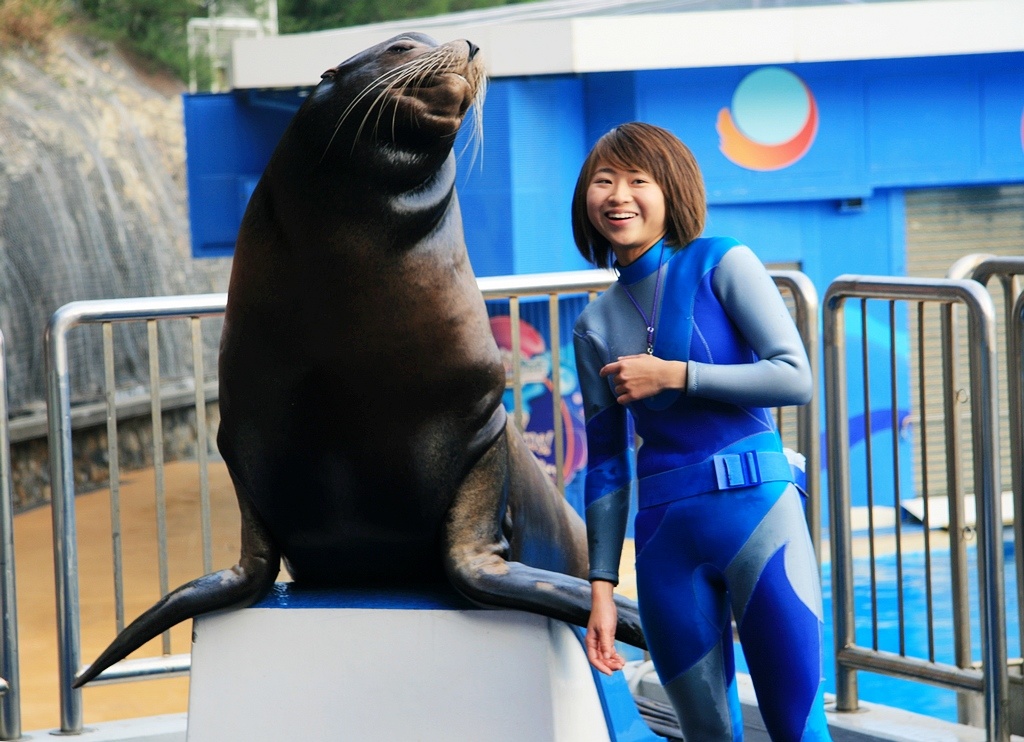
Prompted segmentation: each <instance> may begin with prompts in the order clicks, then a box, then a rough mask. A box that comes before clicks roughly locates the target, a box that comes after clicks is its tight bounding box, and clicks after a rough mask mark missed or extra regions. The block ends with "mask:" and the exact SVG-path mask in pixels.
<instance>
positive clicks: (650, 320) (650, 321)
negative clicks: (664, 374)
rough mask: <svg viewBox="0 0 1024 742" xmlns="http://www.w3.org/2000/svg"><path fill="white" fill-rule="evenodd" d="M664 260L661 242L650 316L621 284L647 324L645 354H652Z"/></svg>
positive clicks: (663, 245)
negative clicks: (655, 317) (655, 315)
mask: <svg viewBox="0 0 1024 742" xmlns="http://www.w3.org/2000/svg"><path fill="white" fill-rule="evenodd" d="M664 262H665V242H664V241H662V243H661V254H660V255H659V256H658V273H657V274H656V275H655V277H654V299H653V301H651V316H650V317H648V316H647V313H646V312H644V310H643V307H641V306H640V303H639V302H638V301H637V300H636V297H634V296H633V292H632V291H630V290H629V286H627V285H626V284H625V283H623V284H622V290H623V291H625V292H626V296H628V297H629V300H630V301H631V302H633V306H634V307H636V311H638V312H639V313H640V316H641V317H643V320H644V323H645V324H646V325H647V355H649V356H653V355H654V314H655V312H657V311H658V289H659V288H660V287H661V269H662V267H663V266H664Z"/></svg>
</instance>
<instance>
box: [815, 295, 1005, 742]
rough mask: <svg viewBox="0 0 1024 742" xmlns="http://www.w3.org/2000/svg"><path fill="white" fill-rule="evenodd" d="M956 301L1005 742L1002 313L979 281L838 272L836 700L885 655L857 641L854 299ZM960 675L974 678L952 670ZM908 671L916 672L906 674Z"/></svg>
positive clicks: (985, 600)
mask: <svg viewBox="0 0 1024 742" xmlns="http://www.w3.org/2000/svg"><path fill="white" fill-rule="evenodd" d="M850 298H860V299H883V300H889V301H901V300H906V301H918V302H924V301H933V302H941V303H951V302H956V303H959V304H961V305H963V306H965V307H966V309H967V314H968V325H969V336H970V369H971V380H970V381H971V408H972V414H973V419H974V426H973V428H974V429H973V455H974V480H975V494H976V502H977V507H978V526H979V528H978V534H979V544H978V565H979V574H980V575H981V586H980V589H979V602H980V622H981V632H982V644H983V646H982V662H983V667H984V704H985V728H986V730H987V733H988V739H990V740H993V742H1007V741H1008V740H1009V738H1010V730H1009V713H1008V704H1009V690H1008V688H1009V679H1008V673H1007V665H1006V659H1007V658H1006V617H1005V615H1004V607H1005V600H1004V590H1003V581H1002V574H1003V531H1002V513H1001V510H1002V508H1001V492H1000V485H999V475H1000V472H999V446H998V440H999V428H998V417H997V399H996V367H995V361H996V353H995V309H994V307H993V303H992V299H991V297H990V296H989V295H988V292H987V291H985V289H984V288H983V287H982V286H981V285H980V284H978V283H977V282H975V281H969V280H955V279H916V278H894V277H889V276H852V275H844V276H840V277H838V278H837V279H836V280H835V281H833V283H832V285H831V286H829V288H828V291H827V292H826V294H825V300H824V343H825V384H826V387H825V388H826V392H825V399H826V424H827V426H828V431H829V434H828V455H829V500H830V507H831V513H832V520H831V528H832V539H831V542H832V544H831V546H832V594H833V621H834V632H835V654H836V705H837V708H838V709H839V710H840V711H853V710H856V709H857V706H858V701H857V679H856V671H857V670H858V669H878V668H877V667H876V663H879V662H880V660H873V661H872V662H866V661H865V656H866V654H867V656H871V657H879V658H881V657H882V655H881V654H880V653H877V652H875V653H869V652H867V650H863V649H860V648H858V647H857V642H856V633H855V628H856V627H855V624H854V602H853V601H854V590H853V548H852V540H853V539H852V530H851V524H850V519H849V512H850V468H849V461H848V458H847V454H848V450H849V430H848V427H847V420H848V418H849V414H848V406H847V398H846V393H845V392H846V389H847V384H846V326H845V312H844V305H845V302H846V300H847V299H850ZM887 659H888V660H889V661H886V662H884V663H881V664H883V665H884V667H885V669H886V670H887V671H889V672H896V673H897V674H899V673H898V670H899V668H900V666H903V665H913V664H914V663H913V662H912V661H911V662H907V659H908V658H904V657H897V658H895V659H894V658H891V657H890V658H887ZM950 672H951V673H953V674H958V675H964V677H965V679H966V678H967V676H968V675H969V673H966V674H965V672H964V671H962V670H961V671H958V670H956V669H953V670H951V671H950ZM908 674H909V673H908Z"/></svg>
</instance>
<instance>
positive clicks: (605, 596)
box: [586, 580, 626, 675]
mask: <svg viewBox="0 0 1024 742" xmlns="http://www.w3.org/2000/svg"><path fill="white" fill-rule="evenodd" d="M590 585H591V599H590V601H591V602H590V620H589V621H588V622H587V638H586V645H587V659H588V660H590V664H591V665H593V666H594V667H595V668H597V669H598V670H600V671H601V672H603V673H604V674H605V675H611V674H612V673H613V672H615V671H616V670H621V669H622V668H623V667H625V666H626V660H625V659H623V657H622V655H620V654H619V653H618V652H617V651H616V650H615V627H616V626H617V625H618V622H619V612H618V609H616V607H615V600H614V592H615V586H614V585H612V583H610V582H608V581H606V580H594V581H593V582H592V583H590Z"/></svg>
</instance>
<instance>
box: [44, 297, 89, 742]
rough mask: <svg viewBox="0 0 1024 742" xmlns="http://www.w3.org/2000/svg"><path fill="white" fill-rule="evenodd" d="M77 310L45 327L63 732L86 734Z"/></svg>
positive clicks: (61, 312) (62, 312) (68, 309)
mask: <svg viewBox="0 0 1024 742" xmlns="http://www.w3.org/2000/svg"><path fill="white" fill-rule="evenodd" d="M76 321H77V316H76V313H75V311H74V305H73V304H68V305H65V306H64V307H62V308H60V309H58V310H57V311H56V312H54V314H53V316H52V317H51V318H50V321H49V323H48V324H47V325H46V333H45V336H44V337H45V344H46V350H47V352H46V354H45V355H46V407H47V410H46V416H47V419H48V421H49V447H50V491H51V508H52V512H53V566H54V574H55V579H56V589H57V654H58V668H57V671H58V684H59V687H60V731H61V733H62V734H80V733H81V732H82V691H81V690H75V689H74V688H72V687H71V683H72V681H73V680H74V678H75V673H76V672H77V671H78V667H79V666H80V665H81V651H82V650H81V624H80V613H79V603H78V544H77V539H76V537H75V472H74V465H73V460H72V447H71V381H70V377H69V374H68V352H67V351H68V349H67V332H68V330H69V329H70V328H71V327H73V326H74V325H75V324H76Z"/></svg>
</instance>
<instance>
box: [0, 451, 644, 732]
mask: <svg viewBox="0 0 1024 742" xmlns="http://www.w3.org/2000/svg"><path fill="white" fill-rule="evenodd" d="M209 478H210V503H211V522H212V526H213V539H212V542H213V567H214V569H219V568H223V567H228V566H230V565H232V564H234V563H235V562H236V560H237V558H238V551H239V518H238V508H237V505H236V503H235V494H234V489H233V488H232V486H231V482H230V479H229V477H228V475H227V471H226V469H225V468H224V466H223V464H221V463H216V462H215V463H211V464H210V469H209ZM154 482H155V473H154V471H153V470H143V471H134V472H128V473H127V474H125V475H123V476H122V484H121V522H122V524H123V525H122V544H123V551H124V586H125V587H124V591H125V596H126V597H125V620H126V621H127V622H130V621H131V619H132V618H134V617H135V616H137V615H138V614H139V613H141V612H142V611H143V610H145V609H146V608H148V607H149V606H150V605H152V604H153V603H154V602H156V600H157V599H158V598H159V596H160V587H159V577H158V560H157V528H156V518H155V513H156V502H155V496H154V492H155V485H154ZM165 483H166V484H165V486H166V503H167V539H168V554H169V561H170V564H169V569H168V572H169V575H168V584H169V586H170V587H171V588H174V587H176V586H178V585H179V584H181V583H183V582H185V581H187V580H189V579H192V578H193V577H196V576H198V575H200V574H202V573H203V563H202V537H201V529H200V521H199V506H198V501H199V495H198V493H199V470H198V467H197V465H196V464H195V463H194V462H177V463H172V464H168V465H167V466H166V469H165ZM110 513H111V508H110V493H109V491H108V490H106V489H104V490H97V491H94V492H90V493H87V494H82V495H79V497H78V498H77V500H76V520H77V523H78V557H79V599H80V603H81V614H82V660H83V662H86V663H88V662H91V661H92V660H93V659H94V658H95V657H96V655H98V654H99V652H101V651H102V650H103V648H104V647H105V646H106V645H107V643H108V642H109V641H110V640H111V639H112V638H113V637H114V635H115V634H116V631H117V627H116V622H115V613H114V583H113V567H112V565H113V556H112V547H111V525H110V519H111V515H110ZM14 538H15V550H16V562H15V564H16V569H17V590H18V631H19V645H20V666H21V667H20V669H21V693H22V697H21V709H22V711H21V712H22V728H23V729H24V730H26V731H33V730H46V729H57V728H59V726H60V707H59V693H58V688H57V668H58V665H57V623H56V608H55V606H56V602H55V597H54V577H53V574H54V573H53V532H52V520H51V512H50V508H49V507H44V508H39V509H36V510H33V511H31V512H28V513H23V514H21V515H18V516H17V517H16V518H15V521H14ZM285 578H286V575H285V574H284V573H282V575H281V579H285ZM619 589H620V591H621V592H622V593H624V594H626V595H629V596H631V597H635V596H636V592H635V591H636V583H635V577H634V575H633V549H632V542H631V541H629V540H627V543H626V546H625V548H624V549H623V559H622V582H621V584H620V588H619ZM190 631H191V623H190V622H186V623H184V624H181V625H179V626H177V627H176V628H175V629H174V630H172V631H171V652H172V653H175V654H176V653H185V652H188V651H189V643H190ZM161 653H162V642H161V640H159V639H157V640H154V641H152V642H150V643H149V644H147V645H146V646H145V647H143V648H142V649H141V650H139V651H138V652H136V653H135V654H134V655H133V657H142V656H159V655H160V654H161ZM83 706H84V713H85V723H86V724H87V725H88V724H90V723H97V722H101V721H110V720H115V719H127V718H135V717H141V716H151V715H156V714H170V713H179V712H183V711H186V710H187V709H188V678H170V679H161V680H145V681H138V682H130V683H119V684H116V685H106V686H98V687H86V688H85V690H84V695H83Z"/></svg>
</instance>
